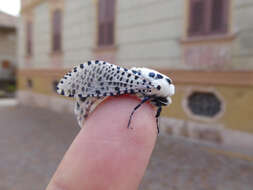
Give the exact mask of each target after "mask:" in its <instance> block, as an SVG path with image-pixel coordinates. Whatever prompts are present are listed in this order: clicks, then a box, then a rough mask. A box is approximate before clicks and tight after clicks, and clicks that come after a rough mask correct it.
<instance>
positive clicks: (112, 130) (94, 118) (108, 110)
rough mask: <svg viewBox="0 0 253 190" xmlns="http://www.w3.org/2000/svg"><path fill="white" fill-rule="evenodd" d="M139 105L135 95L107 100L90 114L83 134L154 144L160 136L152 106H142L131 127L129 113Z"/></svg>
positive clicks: (146, 104) (147, 104)
mask: <svg viewBox="0 0 253 190" xmlns="http://www.w3.org/2000/svg"><path fill="white" fill-rule="evenodd" d="M139 103H140V100H139V99H137V98H136V97H134V96H119V97H109V98H107V99H106V100H105V101H104V102H103V103H101V105H99V106H98V108H97V109H96V110H95V111H94V112H93V113H92V114H91V115H90V117H89V118H88V120H87V121H86V123H85V124H84V131H86V132H87V133H88V131H89V133H91V134H94V133H95V135H96V136H98V135H101V136H100V138H102V139H104V138H105V139H108V140H109V138H115V137H117V138H118V137H121V138H123V139H125V140H127V141H128V143H129V142H132V143H135V144H138V145H142V146H144V145H145V146H147V145H150V146H152V144H154V141H155V139H156V136H157V128H156V121H155V114H156V113H155V111H154V109H153V107H152V106H151V105H150V104H149V103H145V104H143V105H142V106H141V107H140V108H139V109H138V110H136V112H135V113H134V115H133V117H132V120H131V123H130V127H128V122H129V119H130V114H131V112H132V111H133V110H134V108H135V107H136V106H137V105H138V104H139Z"/></svg>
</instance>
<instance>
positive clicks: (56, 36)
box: [53, 10, 62, 51]
mask: <svg viewBox="0 0 253 190" xmlns="http://www.w3.org/2000/svg"><path fill="white" fill-rule="evenodd" d="M61 30H62V15H61V10H56V11H54V13H53V51H61V48H62V47H61V38H62V36H61Z"/></svg>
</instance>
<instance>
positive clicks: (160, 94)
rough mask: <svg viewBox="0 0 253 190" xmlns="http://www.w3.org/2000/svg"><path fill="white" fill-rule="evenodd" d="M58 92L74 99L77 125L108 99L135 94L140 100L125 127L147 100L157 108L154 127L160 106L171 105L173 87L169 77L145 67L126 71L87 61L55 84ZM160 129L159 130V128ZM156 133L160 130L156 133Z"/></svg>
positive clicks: (104, 63) (102, 62) (106, 64)
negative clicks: (98, 104)
mask: <svg viewBox="0 0 253 190" xmlns="http://www.w3.org/2000/svg"><path fill="white" fill-rule="evenodd" d="M57 93H58V94H60V95H63V96H68V97H73V98H75V99H76V105H75V114H76V116H77V120H78V124H79V125H80V126H81V127H82V125H83V121H84V120H85V119H86V118H87V117H88V115H89V113H90V112H91V111H92V110H93V109H94V108H95V105H97V103H98V102H99V101H103V98H105V97H107V96H115V95H121V94H135V95H137V96H138V97H140V98H141V99H142V101H141V103H140V104H138V105H137V106H136V107H135V108H133V111H132V113H131V115H130V118H129V122H128V127H130V123H131V119H132V116H133V114H134V112H135V111H136V110H137V109H138V108H139V107H140V106H141V105H142V104H143V103H145V102H146V101H150V102H151V103H152V104H153V105H155V106H156V107H157V114H156V119H157V127H158V118H159V116H160V113H161V110H162V106H167V105H169V104H170V103H171V98H170V96H172V95H174V93H175V87H174V85H173V84H172V81H171V79H170V78H169V77H167V76H165V75H163V74H161V73H159V72H157V71H155V70H152V69H148V68H131V69H126V68H123V67H119V66H116V65H113V64H110V63H107V62H105V61H98V60H96V61H88V62H87V63H83V64H81V65H79V66H76V67H74V68H73V69H72V71H70V72H68V73H67V74H65V75H64V77H63V78H62V79H61V80H60V82H59V84H58V85H57ZM158 130H159V128H158ZM158 132H159V131H158Z"/></svg>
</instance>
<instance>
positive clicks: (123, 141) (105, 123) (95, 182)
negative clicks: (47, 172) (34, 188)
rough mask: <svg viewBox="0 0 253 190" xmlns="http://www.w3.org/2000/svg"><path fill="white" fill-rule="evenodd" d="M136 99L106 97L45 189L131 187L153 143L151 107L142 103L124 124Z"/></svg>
mask: <svg viewBox="0 0 253 190" xmlns="http://www.w3.org/2000/svg"><path fill="white" fill-rule="evenodd" d="M139 102H140V101H139V100H137V99H136V98H134V97H131V96H120V97H109V98H108V99H106V100H105V101H104V102H103V103H102V104H100V105H99V106H98V108H97V109H96V110H95V111H94V112H93V113H92V114H91V115H90V116H89V117H88V119H87V121H86V122H85V125H84V127H83V128H82V129H81V130H80V132H79V134H78V135H77V137H76V138H75V140H74V141H73V143H72V145H71V146H70V148H69V149H68V151H67V152H66V154H65V156H64V158H63V160H62V161H61V163H60V165H59V167H58V169H57V170H56V172H55V174H54V176H53V177H52V179H51V181H50V183H49V185H48V187H47V190H79V189H80V190H84V189H92V190H101V189H103V190H109V189H112V190H114V189H117V190H125V189H127V190H129V189H131V190H135V189H138V186H139V184H140V182H141V179H142V177H143V175H144V172H145V170H146V167H147V165H148V162H149V159H150V156H151V153H152V150H153V148H154V145H155V141H156V137H157V130H156V121H155V117H154V116H155V110H154V109H153V108H152V106H151V105H149V104H148V103H145V104H144V105H142V106H141V107H140V108H139V109H138V110H137V111H136V112H135V115H134V117H133V120H132V123H131V127H133V129H128V128H127V127H126V126H127V123H128V120H129V115H130V113H131V111H132V110H133V108H134V107H135V106H136V105H137V104H138V103H139Z"/></svg>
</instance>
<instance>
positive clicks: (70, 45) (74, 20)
mask: <svg viewBox="0 0 253 190" xmlns="http://www.w3.org/2000/svg"><path fill="white" fill-rule="evenodd" d="M64 5H65V6H64V21H63V22H64V24H63V44H64V45H63V52H64V68H71V67H72V66H73V65H77V64H80V63H82V62H84V61H86V60H89V59H94V57H93V54H92V53H93V48H95V41H96V22H95V19H96V3H95V2H94V1H92V0H87V1H83V0H75V1H65V3H64Z"/></svg>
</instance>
